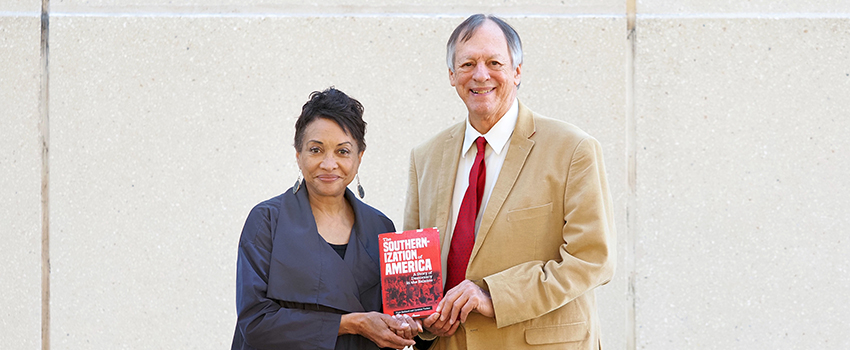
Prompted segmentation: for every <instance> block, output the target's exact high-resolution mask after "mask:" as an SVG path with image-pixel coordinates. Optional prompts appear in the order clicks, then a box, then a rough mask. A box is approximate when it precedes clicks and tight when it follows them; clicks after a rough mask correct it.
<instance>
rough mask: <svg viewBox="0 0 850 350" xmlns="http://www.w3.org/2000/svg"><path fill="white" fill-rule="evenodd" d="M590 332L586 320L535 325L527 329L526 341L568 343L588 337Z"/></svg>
mask: <svg viewBox="0 0 850 350" xmlns="http://www.w3.org/2000/svg"><path fill="white" fill-rule="evenodd" d="M589 335H590V332H589V331H588V329H587V323H586V322H576V323H568V324H559V325H554V326H545V327H534V328H527V329H526V330H525V342H526V343H528V344H531V345H541V344H553V343H566V342H575V341H582V340H585V339H587V337H588V336H589Z"/></svg>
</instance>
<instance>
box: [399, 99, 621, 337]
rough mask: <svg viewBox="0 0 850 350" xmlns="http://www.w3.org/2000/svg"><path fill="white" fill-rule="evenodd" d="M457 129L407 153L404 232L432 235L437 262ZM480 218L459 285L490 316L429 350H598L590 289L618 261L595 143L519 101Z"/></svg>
mask: <svg viewBox="0 0 850 350" xmlns="http://www.w3.org/2000/svg"><path fill="white" fill-rule="evenodd" d="M464 127H465V122H461V123H459V124H456V125H454V126H452V127H450V128H448V129H446V130H444V131H442V132H440V133H439V134H437V135H436V136H435V137H433V138H431V139H430V140H428V141H426V142H425V143H424V144H422V145H419V146H417V147H416V148H414V149H413V151H412V153H411V165H410V183H409V187H408V192H407V204H406V207H405V217H404V229H405V230H410V229H416V228H422V227H437V228H439V230H440V241H441V243H442V253H443V254H444V255H445V254H448V251H449V249H448V247H449V245H450V242H451V238H450V237H451V235H450V233H449V234H447V233H446V232H445V231H446V225H447V224H448V220H449V217H450V211H451V199H452V191H453V190H454V183H455V175H456V174H457V167H458V160H459V159H460V148H461V144H462V142H463V136H464ZM482 215H483V217H482V219H481V224H480V226H479V230H478V232H477V234H476V238H475V246H474V247H473V248H472V255H471V256H470V261H469V266H468V268H467V271H466V278H467V279H469V280H471V281H473V282H475V283H476V284H477V285H478V286H480V287H482V288H484V289H486V290H489V292H490V295H491V297H492V300H493V307H494V309H495V314H496V317H495V319H493V318H488V317H484V316H482V315H480V314H477V313H471V314H470V315H469V318H468V319H467V322H466V323H464V324H463V325H461V326H460V327H459V328H458V330H457V332H455V334H454V335H453V336H451V337H445V338H440V339H439V340H438V341H437V343H436V344H435V346H434V347H432V348H434V349H487V350H490V349H531V348H533V349H597V348H599V335H600V331H599V328H600V327H599V318H598V316H597V311H596V298H595V296H594V291H593V289H594V288H596V287H597V286H600V285H602V284H605V283H607V282H608V281H610V279H611V276H612V275H613V273H614V264H615V262H616V258H615V255H614V254H615V249H616V242H615V230H614V219H613V209H612V206H611V196H610V193H609V190H608V181H607V179H606V176H605V168H604V164H603V160H602V148H601V146H600V145H599V142H598V141H596V139H594V138H593V137H591V136H590V135H588V134H587V133H585V132H584V131H582V130H580V129H578V128H577V127H576V126H574V125H571V124H568V123H565V122H562V121H557V120H553V119H549V118H545V117H542V116H540V115H537V114H535V113H533V112H532V111H531V110H529V109H528V108H526V107H525V106H524V105H523V104H522V103H520V104H519V118H518V120H517V124H516V128H515V129H514V132H513V134H512V135H511V138H510V147H509V149H508V153H507V155H506V159H505V163H504V165H503V166H502V170H501V172H500V173H499V177H498V178H497V180H496V184H495V187H494V188H493V191H492V194H491V196H490V200H489V202H488V204H487V207H486V208H485V209H484V212H483V213H482ZM443 280H444V281H445V278H444V279H443Z"/></svg>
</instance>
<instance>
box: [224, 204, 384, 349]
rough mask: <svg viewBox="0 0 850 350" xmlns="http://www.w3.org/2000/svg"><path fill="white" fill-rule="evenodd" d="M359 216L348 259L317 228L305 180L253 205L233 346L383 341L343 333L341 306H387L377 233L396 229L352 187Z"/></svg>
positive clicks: (356, 345) (349, 345)
mask: <svg viewBox="0 0 850 350" xmlns="http://www.w3.org/2000/svg"><path fill="white" fill-rule="evenodd" d="M345 198H346V200H348V202H349V203H350V204H351V206H352V208H353V209H354V215H355V223H354V227H353V228H352V232H351V238H350V239H349V241H348V248H347V249H346V253H345V259H341V258H340V256H339V255H338V254H337V253H336V252H335V251H334V250H333V248H332V247H331V246H330V245H329V244H328V243H327V242H326V241H325V240H324V239H323V238H322V237H321V236H320V235H319V233H318V230H317V228H316V221H315V219H314V218H313V212H312V210H311V209H310V202H309V199H308V196H307V190H306V188H304V187H302V188H301V190H300V191H298V193H295V194H293V193H292V189H291V188H290V189H289V190H288V191H286V192H285V193H283V194H281V195H279V196H277V197H274V198H272V199H269V200H267V201H265V202H262V203H260V204H258V205H257V206H255V207H254V209H252V210H251V213H250V214H249V215H248V219H247V220H246V222H245V227H244V228H243V230H242V237H241V238H240V241H239V257H238V261H237V277H236V279H237V280H236V285H237V288H236V307H237V312H238V321H237V325H236V332H235V334H234V337H233V345H232V349H267V348H268V349H377V348H378V347H377V346H376V345H375V344H374V343H372V342H371V341H369V340H368V339H366V338H364V337H362V336H359V335H343V336H337V333H338V331H339V324H340V317H341V315H342V314H345V313H350V312H363V311H381V283H380V281H381V279H380V270H379V261H380V260H379V256H378V234H380V233H384V232H392V231H395V227H394V226H393V224H392V222H391V221H390V220H389V219H388V218H387V217H386V216H385V215H384V214H382V213H381V212H379V211H378V210H376V209H374V208H372V207H370V206H368V205H366V204H365V203H363V202H361V201H360V200H358V199H357V198H355V196H354V195H353V193H351V191H350V190H346V192H345Z"/></svg>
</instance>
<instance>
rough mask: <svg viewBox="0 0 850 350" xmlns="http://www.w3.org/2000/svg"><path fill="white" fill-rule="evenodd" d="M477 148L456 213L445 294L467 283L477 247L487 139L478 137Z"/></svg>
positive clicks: (485, 171) (476, 140) (485, 173)
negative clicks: (468, 272) (476, 221)
mask: <svg viewBox="0 0 850 350" xmlns="http://www.w3.org/2000/svg"><path fill="white" fill-rule="evenodd" d="M475 144H476V145H477V146H478V154H476V155H475V163H473V164H472V170H470V171H469V187H467V188H466V193H465V194H464V195H463V201H462V202H461V204H460V211H458V213H457V223H455V232H454V234H453V235H452V245H451V248H449V257H448V261H447V262H446V268H447V269H448V272H449V273H448V277H447V278H446V288H445V289H443V291H444V292H445V291H447V290H449V289H452V287H454V286H456V285H458V284H459V283H460V282H463V280H464V279H466V267H467V265H469V255H470V254H471V253H472V246H473V245H475V220H476V218H477V217H478V210H479V209H480V208H481V196H482V195H483V194H484V180H485V178H486V176H487V168H486V166H485V165H484V145H486V144H487V140H485V139H484V137H478V138H477V139H475Z"/></svg>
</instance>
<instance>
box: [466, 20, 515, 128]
mask: <svg viewBox="0 0 850 350" xmlns="http://www.w3.org/2000/svg"><path fill="white" fill-rule="evenodd" d="M511 66H512V62H511V55H510V51H509V50H508V42H507V41H506V40H505V35H504V34H503V33H502V30H501V29H499V27H498V26H497V25H496V24H495V23H493V22H492V21H489V20H488V21H486V22H484V24H482V25H481V27H479V28H478V30H476V31H475V33H474V34H473V35H472V37H471V38H470V39H469V40H468V41H466V42H460V41H459V42H458V43H457V46H456V47H455V60H454V68H455V71H454V73H452V71H451V70H449V80H450V81H451V84H452V86H454V87H455V89H456V90H457V94H458V96H460V98H461V99H462V100H463V102H464V103H465V104H466V108H467V109H468V110H469V118H470V122H471V123H472V124H473V126H475V127H476V129H478V125H476V122H478V123H483V124H484V125H485V128H486V129H487V130H489V128H490V127H492V126H493V124H495V123H496V122H497V121H498V120H499V119H500V118H501V117H502V116H503V115H504V114H505V113H507V111H508V109H510V108H511V104H512V103H513V100H514V97H515V96H516V90H517V85H519V82H520V72H521V70H522V67H521V66H522V65H520V66H518V67H517V68H516V69H513V68H512V67H511ZM478 131H479V132H482V133H485V132H486V130H478Z"/></svg>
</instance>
